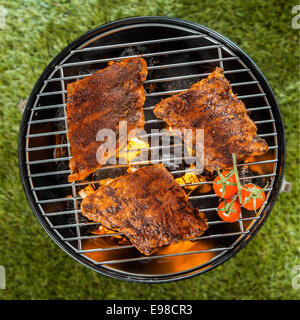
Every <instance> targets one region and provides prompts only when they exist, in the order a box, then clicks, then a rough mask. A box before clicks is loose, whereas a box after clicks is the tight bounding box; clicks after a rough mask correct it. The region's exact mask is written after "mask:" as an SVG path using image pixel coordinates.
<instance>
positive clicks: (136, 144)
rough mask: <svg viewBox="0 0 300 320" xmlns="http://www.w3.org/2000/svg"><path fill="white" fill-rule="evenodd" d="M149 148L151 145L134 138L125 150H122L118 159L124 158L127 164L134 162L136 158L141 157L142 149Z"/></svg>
mask: <svg viewBox="0 0 300 320" xmlns="http://www.w3.org/2000/svg"><path fill="white" fill-rule="evenodd" d="M146 148H149V144H148V143H147V142H145V141H143V140H141V139H138V138H133V139H131V140H130V141H129V142H128V144H127V146H126V148H125V150H122V151H120V152H119V153H118V155H117V157H118V158H123V159H125V160H126V161H127V163H130V162H132V160H133V159H134V158H136V157H137V156H139V155H140V152H141V150H142V149H146Z"/></svg>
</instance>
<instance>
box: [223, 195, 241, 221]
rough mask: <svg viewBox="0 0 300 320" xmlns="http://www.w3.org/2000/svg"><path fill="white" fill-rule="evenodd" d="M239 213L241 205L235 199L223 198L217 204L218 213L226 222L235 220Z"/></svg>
mask: <svg viewBox="0 0 300 320" xmlns="http://www.w3.org/2000/svg"><path fill="white" fill-rule="evenodd" d="M240 214H241V206H240V204H239V203H238V202H237V201H236V200H224V201H222V202H221V203H220V204H219V206H218V215H219V217H220V218H221V219H222V220H224V221H226V222H235V221H236V220H237V219H238V218H239V217H240Z"/></svg>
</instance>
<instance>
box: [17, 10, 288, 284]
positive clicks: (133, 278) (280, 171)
mask: <svg viewBox="0 0 300 320" xmlns="http://www.w3.org/2000/svg"><path fill="white" fill-rule="evenodd" d="M151 22H152V23H158V22H159V23H162V24H166V25H169V24H173V25H178V26H183V27H187V28H190V29H194V30H196V31H199V32H202V33H205V34H207V35H209V36H211V37H212V38H215V39H217V40H218V41H220V42H223V43H224V44H225V45H226V46H227V47H228V48H229V49H230V50H232V51H233V52H234V53H235V54H237V55H238V56H239V58H240V59H241V60H242V61H243V62H244V63H245V64H246V65H247V66H248V67H250V68H251V72H252V73H253V74H254V76H255V77H256V79H257V80H258V81H259V83H260V85H261V87H262V89H263V90H264V92H265V93H266V94H267V97H268V99H269V102H270V105H271V106H272V112H273V115H274V119H275V124H276V129H277V131H278V135H277V139H278V146H279V150H278V154H279V155H280V156H279V157H278V163H277V169H276V177H275V181H274V185H273V189H272V191H271V192H270V195H269V201H268V203H267V205H266V207H265V208H264V214H262V216H261V217H260V219H258V221H257V222H256V223H255V225H254V226H253V227H252V228H251V230H250V231H249V234H248V235H247V237H245V238H244V239H243V240H242V241H241V243H240V244H239V245H238V246H236V247H234V248H233V249H231V250H229V251H228V252H227V253H225V254H224V255H223V256H222V257H220V258H219V259H217V260H216V261H214V262H213V263H211V264H208V265H207V266H206V265H205V266H201V267H199V268H195V269H193V270H188V271H183V272H181V273H176V274H175V275H165V276H160V277H155V276H153V277H149V276H145V277H143V276H137V275H131V274H129V273H128V274H127V275H126V274H125V272H124V274H123V273H122V274H121V273H119V272H117V271H116V272H114V271H112V269H108V268H105V266H96V265H94V264H92V263H90V262H88V261H87V260H85V259H83V258H82V257H81V256H80V255H78V254H76V253H74V252H73V251H72V250H71V249H70V248H69V247H68V246H67V245H66V244H64V243H63V242H62V241H61V240H60V239H59V237H58V236H57V235H56V234H55V233H54V232H53V231H52V229H51V228H50V227H49V225H47V224H46V221H45V220H44V219H43V218H42V216H41V215H40V213H39V210H38V207H37V204H36V203H35V200H34V198H33V194H32V192H31V190H30V186H29V180H28V178H27V176H26V161H25V142H26V134H25V129H26V125H27V122H28V118H29V115H30V106H31V105H32V103H33V101H34V99H35V98H36V95H37V93H38V91H39V89H40V87H41V86H42V85H43V83H44V80H45V79H46V78H47V77H48V76H49V74H50V73H51V72H52V71H53V68H54V67H55V66H56V65H57V64H58V62H59V61H61V60H62V58H64V57H66V56H67V55H68V54H69V53H70V52H71V50H74V49H75V48H77V47H78V45H79V44H82V43H84V42H86V41H88V40H90V39H92V38H93V37H95V35H98V34H100V33H104V32H107V31H109V30H112V29H115V28H119V27H124V26H128V25H132V24H139V23H151ZM285 153H286V141H285V134H284V126H283V122H282V116H281V112H280V109H279V106H278V103H277V101H276V98H275V95H274V93H273V90H272V88H271V86H270V84H269V83H268V81H267V79H266V78H265V76H264V75H263V74H262V72H261V71H260V69H259V68H258V66H257V65H256V64H255V63H254V62H253V60H252V59H251V58H250V57H249V56H248V55H247V54H246V53H245V52H244V51H243V50H242V49H240V48H239V47H238V46H237V45H235V44H234V43H233V42H232V41H231V40H229V39H228V38H226V37H224V36H222V35H221V34H219V33H217V32H216V31H213V30H211V29H209V28H207V27H205V26H203V25H199V24H197V23H194V22H190V21H186V20H182V19H177V18H169V17H164V16H143V17H132V18H126V19H122V20H117V21H113V22H109V23H107V24H104V25H102V26H99V27H97V28H95V29H93V30H91V31H89V32H87V33H86V34H84V35H82V36H81V37H79V38H78V39H76V40H75V41H73V42H72V43H71V44H69V45H68V46H67V47H66V48H65V49H63V50H62V51H61V52H60V53H59V54H58V55H57V56H56V57H55V58H54V59H53V60H52V61H51V62H50V63H49V65H48V66H47V67H46V69H45V70H44V72H43V73H42V75H41V76H40V77H39V79H38V80H37V82H36V84H35V86H34V88H33V90H32V92H31V94H30V96H29V98H28V100H27V103H26V106H25V108H24V111H23V116H22V120H21V123H20V131H19V141H18V161H19V172H20V178H21V181H22V185H23V189H24V192H25V194H26V196H27V199H28V202H29V204H30V206H31V209H32V210H33V213H34V215H35V217H36V218H37V220H38V221H39V223H40V224H41V225H42V227H43V229H44V230H45V231H46V233H47V234H48V235H49V236H50V238H51V239H52V240H53V241H54V242H55V243H56V244H57V245H58V246H59V247H60V248H61V249H63V250H64V251H65V252H66V253H67V254H69V255H70V256H71V257H72V258H73V259H75V260H76V261H78V262H80V263H81V264H83V265H85V266H87V267H89V268H90V269H92V270H94V271H96V272H98V273H100V274H103V275H106V276H110V277H112V278H115V279H119V280H125V281H130V282H139V283H163V282H172V281H178V280H183V279H187V278H191V277H193V276H196V275H198V274H203V273H205V272H207V271H209V270H211V269H213V268H215V267H217V266H219V265H221V264H223V263H224V262H225V261H227V260H228V259H230V258H231V257H233V256H234V255H236V254H237V253H238V252H239V251H240V250H241V249H242V248H244V247H245V246H246V245H247V244H248V243H249V241H250V240H251V239H253V237H254V236H255V235H256V233H257V232H258V231H259V230H260V229H261V227H262V225H263V224H264V223H265V221H266V218H267V217H268V216H269V215H270V212H271V210H272V208H273V206H274V204H275V201H276V199H277V197H278V194H279V192H280V190H281V185H282V182H283V176H284V166H285Z"/></svg>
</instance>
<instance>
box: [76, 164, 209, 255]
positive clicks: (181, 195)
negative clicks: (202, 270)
mask: <svg viewBox="0 0 300 320" xmlns="http://www.w3.org/2000/svg"><path fill="white" fill-rule="evenodd" d="M81 212H82V214H83V215H84V216H85V217H87V218H88V219H90V220H93V221H96V222H101V224H102V225H104V226H105V227H108V228H110V229H114V230H118V231H120V232H122V233H123V234H125V235H126V236H127V237H128V238H129V239H130V241H131V243H132V244H134V246H135V247H136V248H137V249H138V250H139V251H140V252H141V253H143V254H145V255H149V254H152V253H153V252H155V251H156V249H157V248H158V247H162V246H166V245H170V244H174V243H177V242H178V241H180V240H183V239H187V238H192V237H199V236H201V234H202V233H203V232H204V231H205V230H206V229H207V224H206V219H205V216H204V214H203V213H201V212H199V211H198V209H195V208H193V207H192V206H191V205H190V203H189V200H188V197H187V195H186V193H185V192H184V190H183V189H182V188H181V187H180V186H179V185H178V184H177V182H176V181H175V180H174V178H173V176H172V175H171V174H170V173H169V171H168V170H167V169H166V168H165V167H164V165H162V164H157V165H153V166H147V167H144V168H140V169H138V170H136V171H134V172H133V173H130V174H128V175H125V176H121V177H118V178H116V179H114V180H113V181H112V182H110V183H109V184H107V185H105V186H101V187H100V188H99V189H98V190H97V191H96V192H95V193H92V194H90V195H88V196H87V197H85V198H84V199H83V201H82V203H81Z"/></svg>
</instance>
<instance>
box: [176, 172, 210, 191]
mask: <svg viewBox="0 0 300 320" xmlns="http://www.w3.org/2000/svg"><path fill="white" fill-rule="evenodd" d="M175 180H176V182H177V183H178V184H179V185H182V186H183V187H184V188H185V189H186V190H187V191H188V194H190V193H191V192H192V191H194V190H196V189H198V191H199V192H200V193H208V192H209V191H210V190H211V185H210V184H206V183H205V184H199V183H200V182H206V181H207V180H206V178H205V177H204V176H200V175H196V174H195V173H194V172H186V173H185V174H184V175H183V176H182V177H179V178H177V179H175ZM194 183H195V185H187V186H185V185H186V184H194ZM196 183H197V184H196Z"/></svg>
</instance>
